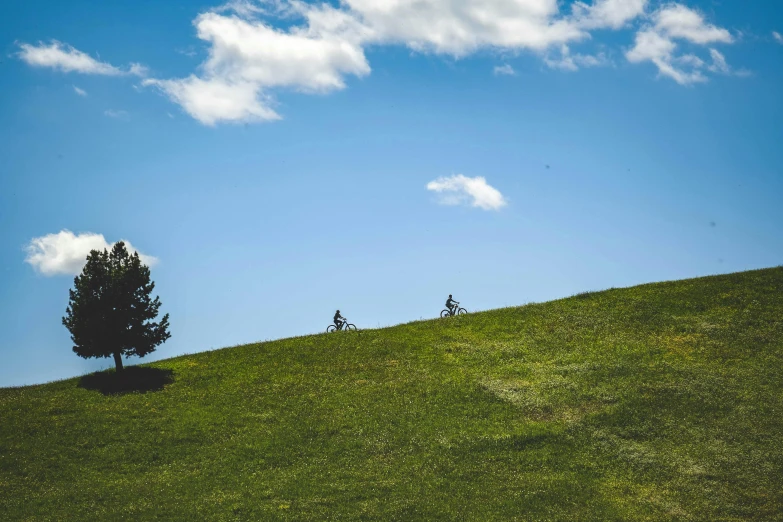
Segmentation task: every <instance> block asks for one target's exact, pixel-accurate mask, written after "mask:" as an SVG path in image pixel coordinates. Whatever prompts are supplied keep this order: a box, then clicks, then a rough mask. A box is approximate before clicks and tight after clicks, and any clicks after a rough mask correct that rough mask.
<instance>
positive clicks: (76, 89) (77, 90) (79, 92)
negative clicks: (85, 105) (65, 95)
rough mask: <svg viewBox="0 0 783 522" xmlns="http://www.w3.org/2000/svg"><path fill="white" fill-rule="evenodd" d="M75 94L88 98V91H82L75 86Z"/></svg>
mask: <svg viewBox="0 0 783 522" xmlns="http://www.w3.org/2000/svg"><path fill="white" fill-rule="evenodd" d="M73 92H75V93H76V94H78V95H79V96H87V91H85V90H84V89H80V88H78V87H77V86H75V85H74V86H73Z"/></svg>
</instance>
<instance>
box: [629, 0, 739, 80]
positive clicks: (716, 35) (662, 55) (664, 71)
mask: <svg viewBox="0 0 783 522" xmlns="http://www.w3.org/2000/svg"><path fill="white" fill-rule="evenodd" d="M652 18H653V20H654V25H652V26H648V27H645V28H643V29H642V30H640V31H639V32H638V33H636V38H635V42H634V46H633V48H631V49H630V50H629V51H628V52H626V54H625V56H626V58H627V59H628V61H630V62H632V63H640V62H645V61H650V62H652V63H653V64H655V66H656V67H657V68H658V72H659V74H660V75H662V76H667V77H669V78H671V79H673V80H674V81H676V82H677V83H679V84H680V85H690V84H694V83H700V82H706V81H707V77H706V76H705V75H704V72H703V71H704V70H708V71H710V72H715V73H724V74H728V73H729V72H730V70H731V69H730V67H729V65H728V64H727V63H726V60H725V58H724V56H723V55H722V54H721V53H720V52H719V51H717V50H716V49H710V57H711V59H712V64H711V65H706V63H705V62H704V60H702V59H701V58H699V57H698V56H696V55H694V54H683V55H677V54H676V53H675V52H676V50H677V43H675V41H674V40H675V39H680V40H686V41H688V42H690V43H692V44H696V45H706V44H709V43H727V44H728V43H732V42H733V41H734V39H733V37H732V36H731V34H730V33H729V31H727V30H726V29H722V28H719V27H716V26H714V25H710V24H708V23H707V22H706V21H705V20H704V17H703V16H702V15H701V14H699V13H698V12H696V11H694V10H692V9H689V8H687V7H685V6H683V5H681V4H667V5H665V6H664V7H662V8H661V9H659V10H658V11H656V12H655V13H654V14H653V17H652Z"/></svg>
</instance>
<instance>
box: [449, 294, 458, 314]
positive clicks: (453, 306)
mask: <svg viewBox="0 0 783 522" xmlns="http://www.w3.org/2000/svg"><path fill="white" fill-rule="evenodd" d="M458 304H459V302H458V301H455V300H454V299H452V298H451V294H449V298H448V299H446V308H448V309H449V312H451V315H454V311H455V310H456V308H457V305H458Z"/></svg>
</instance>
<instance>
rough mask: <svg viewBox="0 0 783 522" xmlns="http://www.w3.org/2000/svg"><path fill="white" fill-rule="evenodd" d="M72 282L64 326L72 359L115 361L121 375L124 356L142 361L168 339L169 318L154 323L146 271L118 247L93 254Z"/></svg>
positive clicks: (155, 307)
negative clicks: (103, 358)
mask: <svg viewBox="0 0 783 522" xmlns="http://www.w3.org/2000/svg"><path fill="white" fill-rule="evenodd" d="M73 282H74V288H73V289H72V290H70V291H69V292H70V299H69V302H68V308H67V309H66V315H65V317H63V325H65V327H66V328H67V329H68V331H69V332H70V333H71V340H72V341H73V343H74V346H73V351H74V352H75V353H76V355H78V356H80V357H84V358H85V359H86V358H90V357H114V363H115V365H116V367H117V371H118V372H119V371H122V369H123V366H122V356H123V355H124V356H125V357H130V356H132V355H137V356H139V357H144V356H145V355H147V354H149V353H152V352H153V351H155V348H156V347H157V346H158V345H160V344H161V343H163V342H165V341H166V340H167V339H168V338H169V337H171V334H170V333H169V331H168V327H169V314H165V315H164V316H163V317H162V318H161V319H160V321H159V322H155V321H154V319H155V318H156V317H157V316H158V310H159V309H160V304H161V303H160V299H159V298H158V297H157V296H156V297H155V298H154V299H152V298H151V294H152V291H153V289H154V288H155V283H154V282H153V281H152V280H151V279H150V269H149V267H147V266H146V265H144V264H143V263H142V262H141V259H140V258H139V254H138V253H136V252H134V253H133V254H132V255H131V254H129V253H128V250H127V249H126V248H125V244H124V243H123V242H122V241H119V242H117V243H116V244H115V245H114V246H113V247H112V249H111V252H108V251H107V250H104V251H103V252H101V251H98V250H92V251H91V252H90V254H89V255H88V256H87V264H85V265H84V268H83V269H82V273H81V274H80V275H78V276H76V277H75V278H74V280H73Z"/></svg>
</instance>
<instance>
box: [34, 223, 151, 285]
mask: <svg viewBox="0 0 783 522" xmlns="http://www.w3.org/2000/svg"><path fill="white" fill-rule="evenodd" d="M113 246H114V243H108V242H107V241H106V239H105V238H104V237H103V234H95V233H92V232H85V233H82V234H74V233H73V232H71V231H70V230H61V231H60V232H58V233H56V234H47V235H45V236H41V237H36V238H33V239H31V240H30V242H29V243H28V244H27V246H26V247H25V252H26V253H27V257H26V258H25V262H26V263H28V264H29V265H30V266H32V267H33V268H34V269H35V270H36V271H38V272H40V273H41V274H43V275H46V276H54V275H77V274H79V273H80V272H81V270H82V267H84V264H85V261H86V260H87V255H88V254H89V253H90V251H91V250H101V251H102V250H104V249H107V250H111V248H112V247H113ZM125 247H126V248H127V249H128V251H129V252H131V253H133V252H138V250H136V249H135V248H134V247H133V245H131V244H130V242H129V241H125ZM138 253H139V257H140V258H141V261H142V262H143V263H144V264H145V265H147V266H153V265H155V264H156V263H157V262H158V258H156V257H153V256H148V255H145V254H142V253H141V252H138Z"/></svg>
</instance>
